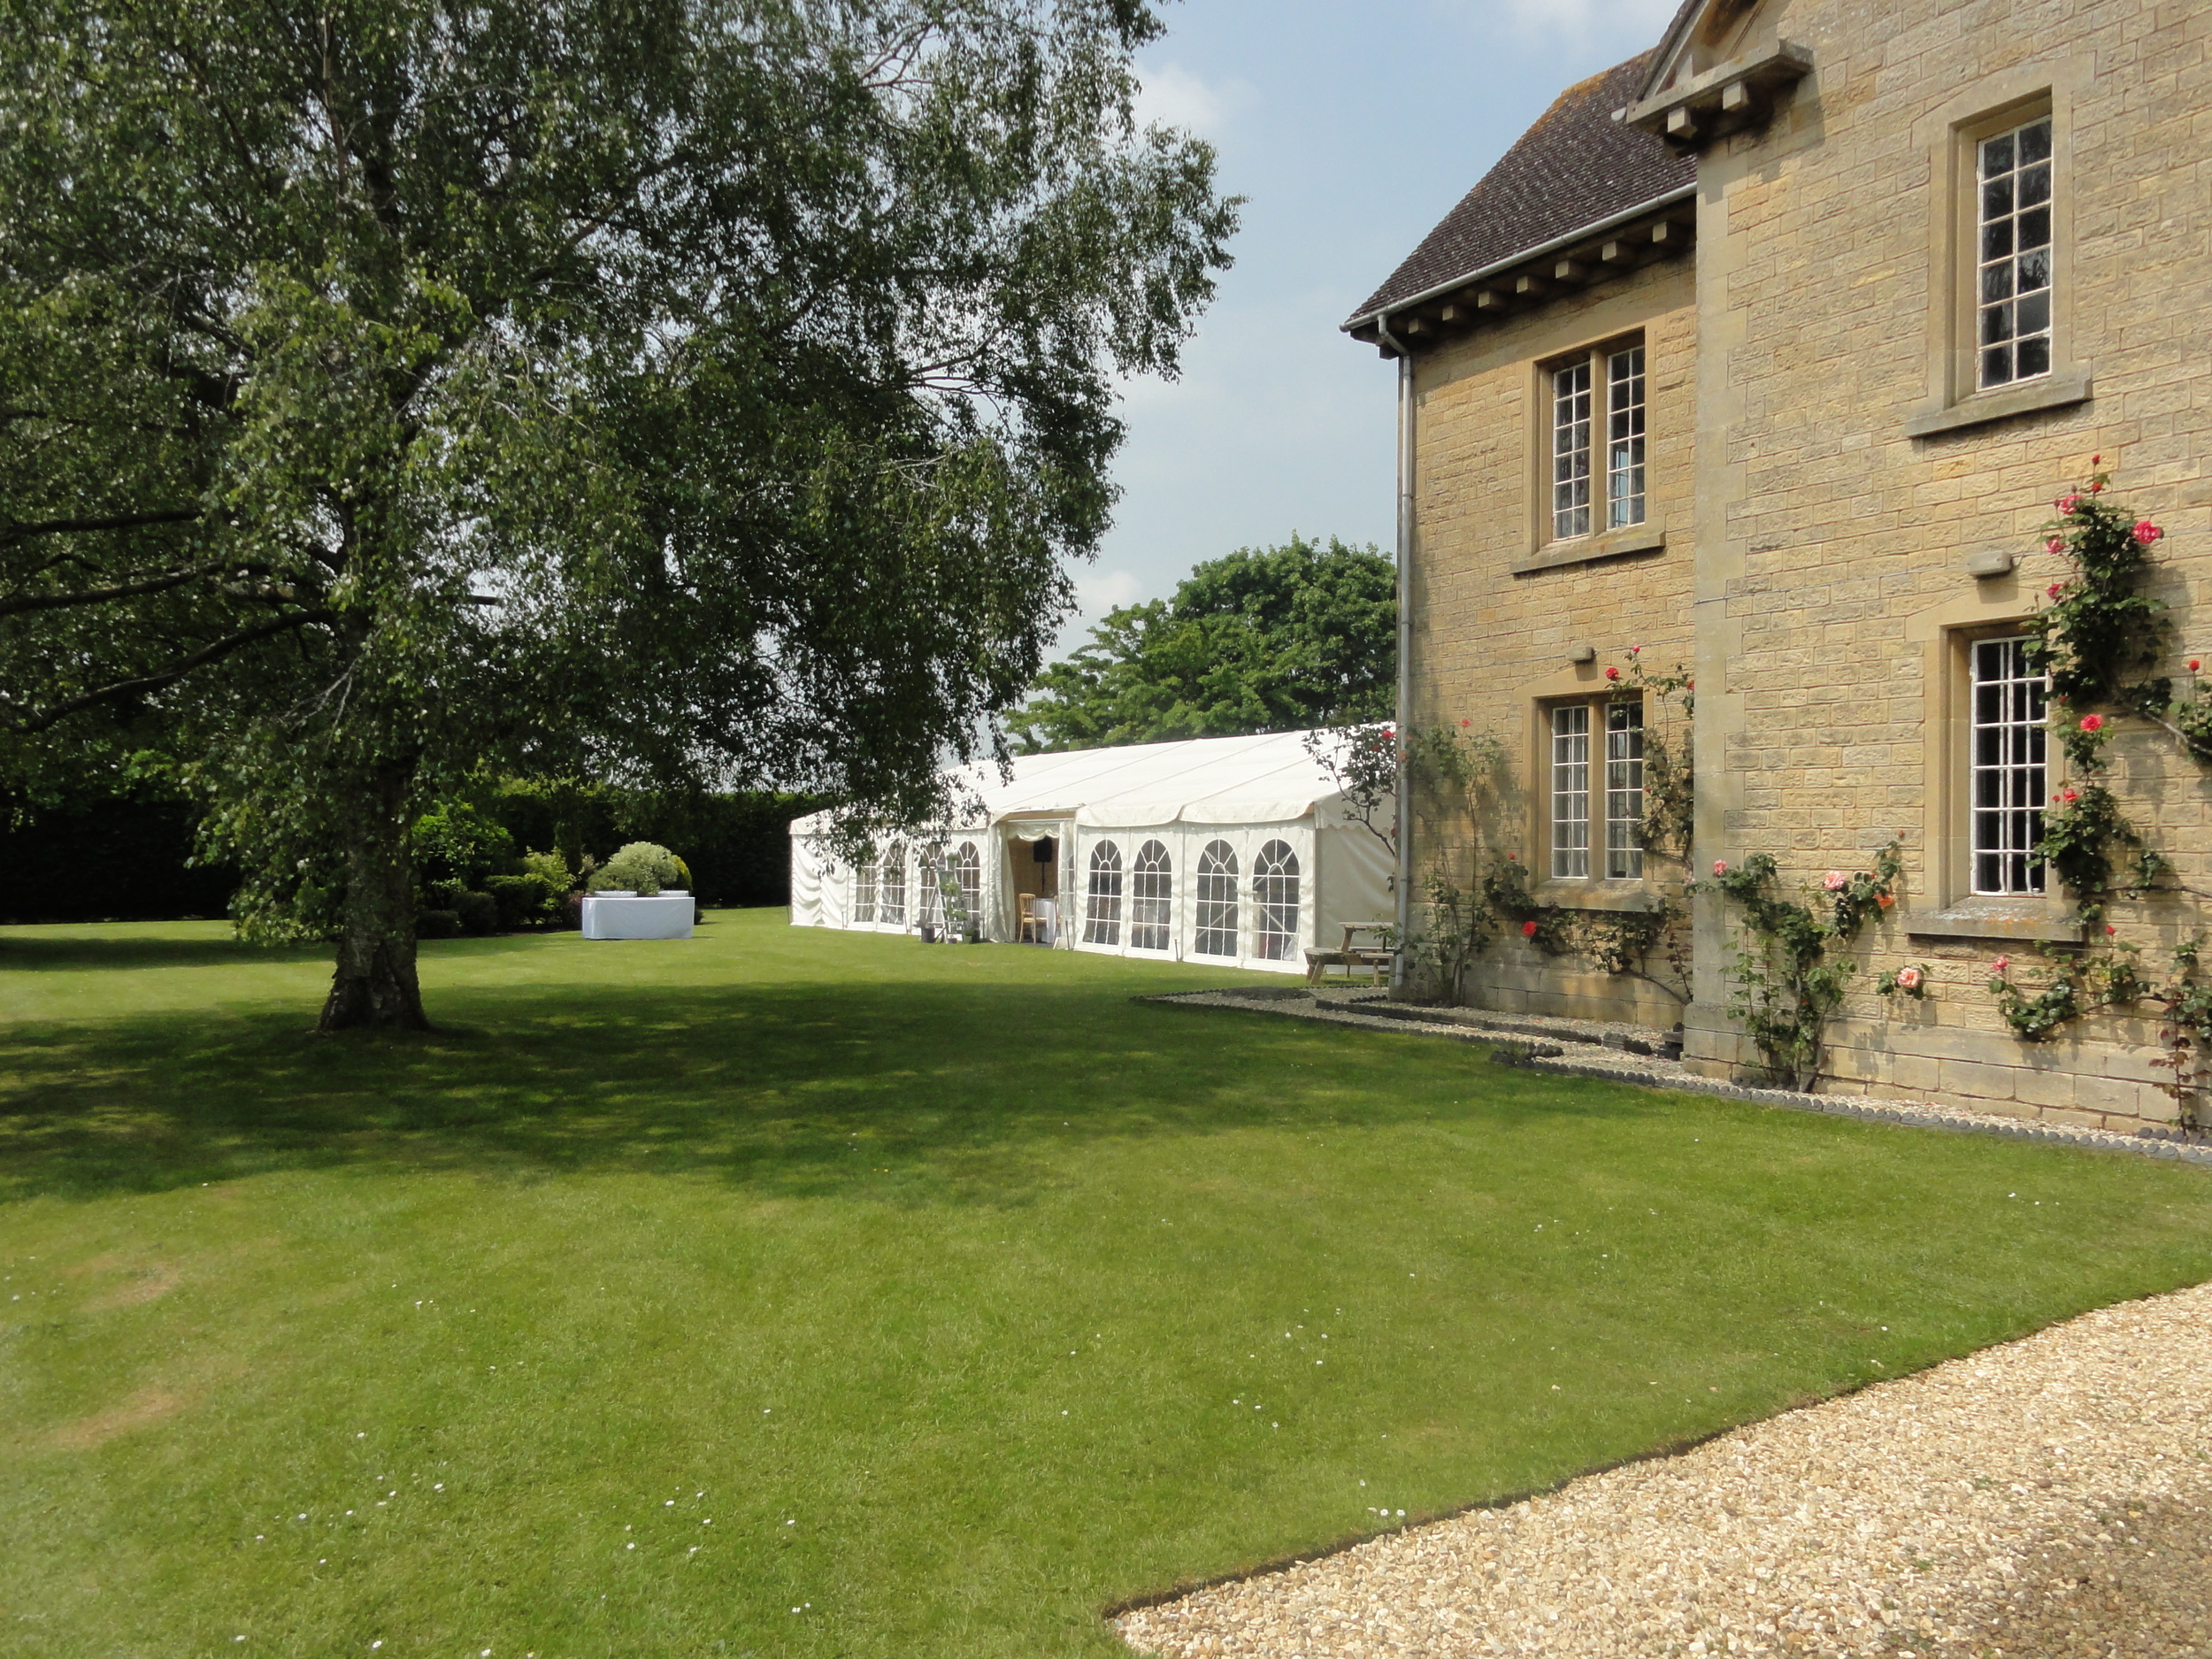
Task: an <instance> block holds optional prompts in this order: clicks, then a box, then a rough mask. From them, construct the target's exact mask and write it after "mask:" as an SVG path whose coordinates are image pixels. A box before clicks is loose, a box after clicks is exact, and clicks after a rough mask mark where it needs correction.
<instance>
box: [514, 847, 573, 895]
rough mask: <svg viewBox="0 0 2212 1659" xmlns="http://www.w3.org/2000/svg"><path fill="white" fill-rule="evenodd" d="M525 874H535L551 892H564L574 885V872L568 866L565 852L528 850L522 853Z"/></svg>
mask: <svg viewBox="0 0 2212 1659" xmlns="http://www.w3.org/2000/svg"><path fill="white" fill-rule="evenodd" d="M522 870H523V873H524V874H525V875H531V876H535V877H536V878H537V879H539V880H541V881H542V882H544V883H545V885H546V887H547V888H548V889H549V891H551V892H553V893H557V894H559V893H565V892H567V891H568V890H569V889H570V888H571V887H574V886H575V885H576V872H574V871H573V870H572V869H571V868H570V867H569V863H568V857H567V856H566V855H565V854H564V853H561V852H558V851H554V852H543V853H539V852H528V853H525V854H523V855H522Z"/></svg>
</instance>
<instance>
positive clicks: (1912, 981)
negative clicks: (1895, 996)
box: [1897, 968, 1920, 991]
mask: <svg viewBox="0 0 2212 1659" xmlns="http://www.w3.org/2000/svg"><path fill="white" fill-rule="evenodd" d="M1897 988H1898V989H1899V990H1901V991H1917V990H1918V989H1919V988H1920V970H1919V969H1917V968H1900V969H1898V970H1897Z"/></svg>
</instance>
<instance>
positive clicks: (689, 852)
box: [0, 784, 825, 938]
mask: <svg viewBox="0 0 2212 1659" xmlns="http://www.w3.org/2000/svg"><path fill="white" fill-rule="evenodd" d="M7 804H8V803H5V802H4V801H0V872H4V874H0V922H97V921H131V922H137V921H173V920H178V919H181V918H188V917H219V916H222V915H225V914H226V913H227V910H228V909H229V905H230V895H231V890H232V888H233V887H235V886H236V885H237V875H236V873H235V872H233V871H230V870H226V869H219V868H218V869H207V868H198V867H195V866H193V865H192V864H189V863H188V860H189V859H190V857H191V856H192V826H193V812H192V809H191V807H190V806H189V805H188V803H185V802H183V801H180V800H176V799H173V798H168V797H164V796H162V795H157V794H153V793H146V794H142V795H126V796H118V797H116V798H113V799H111V800H106V801H100V802H95V803H90V804H88V805H83V806H78V807H73V808H70V809H68V810H54V811H50V812H44V813H41V814H40V815H39V816H37V817H36V818H33V819H31V820H30V821H29V822H28V823H27V824H25V825H23V826H20V827H19V828H15V829H9V828H7V827H6V826H7V824H8V823H9V821H10V819H9V814H8V811H7ZM824 804H825V803H823V802H822V801H821V800H819V799H818V798H816V797H813V796H810V795H769V794H754V795H706V796H702V797H697V798H690V799H687V798H685V797H681V796H664V795H646V794H641V793H637V792H634V791H631V790H622V789H605V788H597V787H573V786H568V785H536V784H517V785H511V786H510V787H507V788H505V789H503V790H502V791H500V792H499V793H498V794H496V795H494V796H493V797H492V798H491V799H490V800H488V801H487V802H485V803H482V810H484V812H485V813H486V815H487V816H488V817H490V818H494V819H495V820H496V821H497V822H498V823H499V824H500V825H501V826H503V827H504V828H505V829H506V831H507V833H509V834H510V835H511V836H512V837H513V839H514V847H515V850H516V851H517V852H520V851H522V850H524V849H549V848H558V849H560V850H561V851H563V852H565V854H567V855H568V858H569V862H570V864H571V867H573V866H574V864H575V863H576V860H577V859H578V857H579V856H580V855H582V854H584V853H589V854H591V855H592V856H593V857H595V858H597V859H600V860H605V859H606V858H608V857H609V856H611V855H612V854H613V852H614V850H615V849H617V848H618V847H620V846H622V845H624V844H625V843H626V842H628V841H658V842H660V843H661V844H662V845H663V846H664V847H671V848H673V849H675V850H676V851H677V852H678V853H680V855H682V856H683V860H684V862H685V863H686V864H687V865H689V866H690V868H691V872H692V891H693V893H694V894H695V895H696V897H697V898H698V899H699V901H700V902H702V903H703V904H713V905H737V904H788V903H789V902H791V842H790V838H789V833H788V826H789V825H790V823H791V820H792V819H793V818H799V817H803V815H805V814H806V813H809V812H813V811H817V810H820V808H821V807H822V806H823V805H824ZM495 879H496V878H495ZM485 885H486V886H487V887H490V888H491V891H492V895H493V897H494V899H495V900H496V901H498V902H501V904H502V908H503V909H506V910H510V911H512V910H520V909H523V908H525V907H524V906H523V905H521V904H519V903H518V899H519V898H520V895H519V894H518V893H516V892H514V891H513V890H512V889H509V890H508V891H505V892H503V891H502V888H501V887H495V886H493V884H492V882H489V881H488V882H487V883H486V884H485ZM433 926H436V924H433ZM423 936H424V937H426V938H427V937H430V936H431V935H430V934H429V933H427V932H426V933H424V935H423Z"/></svg>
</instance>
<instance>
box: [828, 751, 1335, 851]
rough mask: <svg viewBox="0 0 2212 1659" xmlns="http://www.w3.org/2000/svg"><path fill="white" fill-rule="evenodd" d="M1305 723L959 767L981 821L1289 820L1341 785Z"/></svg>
mask: <svg viewBox="0 0 2212 1659" xmlns="http://www.w3.org/2000/svg"><path fill="white" fill-rule="evenodd" d="M1306 735H1307V734H1306V733H1303V732H1268V733H1262V734H1261V735H1259V736H1257V737H1199V738H1187V739H1185V740H1183V741H1179V742H1173V743H1133V744H1129V745H1126V746H1125V747H1123V748H1118V749H1068V750H1065V751H1064V752H1062V753H1059V754H1053V755H1024V756H1021V757H1018V758H1017V759H1016V760H1015V762H1014V772H1013V777H1012V778H1011V780H1005V781H1002V780H1001V779H1000V778H999V776H998V772H997V770H996V768H995V767H993V766H990V765H988V764H979V765H974V766H969V767H964V768H962V769H961V771H960V772H958V773H956V774H955V777H956V784H957V785H958V786H959V787H960V788H961V791H962V793H963V794H968V795H973V796H975V797H978V798H979V799H980V801H981V803H982V808H983V810H982V814H981V817H980V818H979V819H978V820H976V821H973V822H971V823H968V824H964V825H962V826H958V827H961V828H964V829H975V828H980V827H982V826H983V825H984V824H985V823H988V824H994V825H995V824H1002V823H1004V822H1006V821H1007V820H1008V819H1010V818H1073V819H1074V820H1075V821H1076V822H1077V823H1079V824H1081V825H1084V826H1088V827H1093V828H1098V829H1148V828H1152V827H1154V826H1159V825H1165V824H1285V823H1290V822H1293V821H1294V820H1296V819H1299V818H1304V817H1306V816H1307V815H1308V814H1309V813H1310V812H1311V811H1312V810H1314V808H1315V807H1316V806H1317V805H1319V804H1322V803H1326V802H1328V801H1330V800H1333V799H1334V798H1335V797H1336V796H1337V795H1339V794H1340V791H1339V789H1338V788H1337V787H1336V785H1335V783H1334V782H1333V781H1332V780H1331V779H1330V777H1329V775H1328V773H1327V772H1325V771H1323V770H1322V768H1321V767H1320V766H1319V765H1318V764H1316V762H1315V761H1314V758H1313V757H1312V756H1310V755H1309V754H1308V753H1307V752H1306ZM829 822H830V815H829V814H827V813H819V814H817V815H816V816H814V817H812V818H800V819H797V820H796V821H795V822H794V823H793V824H792V826H791V833H793V834H795V835H803V834H809V833H813V832H815V831H817V830H820V829H824V828H826V827H827V826H828V824H829Z"/></svg>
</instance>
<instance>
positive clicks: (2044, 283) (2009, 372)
mask: <svg viewBox="0 0 2212 1659" xmlns="http://www.w3.org/2000/svg"><path fill="white" fill-rule="evenodd" d="M1978 173H1979V175H1980V180H1981V194H1980V197H1979V201H1978V215H1979V223H1980V226H1981V238H1980V247H1981V259H1980V262H1979V269H1978V281H1977V284H1976V300H1975V304H1976V327H1975V337H1976V340H1977V342H1978V349H1979V352H1980V357H1979V377H1980V384H1981V385H1983V386H1985V387H1991V386H2008V385H2010V384H2011V383H2012V382H2014V381H2016V380H2032V379H2034V378H2035V377H2036V376H2038V375H2040V374H2048V373H2050V372H2051V209H2050V200H2051V118H2050V117H2049V116H2047V115H2043V116H2039V117H2037V118H2036V119H2034V120H2032V121H2030V122H2028V123H2026V124H2025V125H2024V126H2021V127H2015V128H2013V130H2012V131H2010V132H2008V133H2000V134H1997V136H1995V137H1994V138H1985V139H1984V140H1983V141H1982V144H1981V150H1980V154H1979V157H1978Z"/></svg>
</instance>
